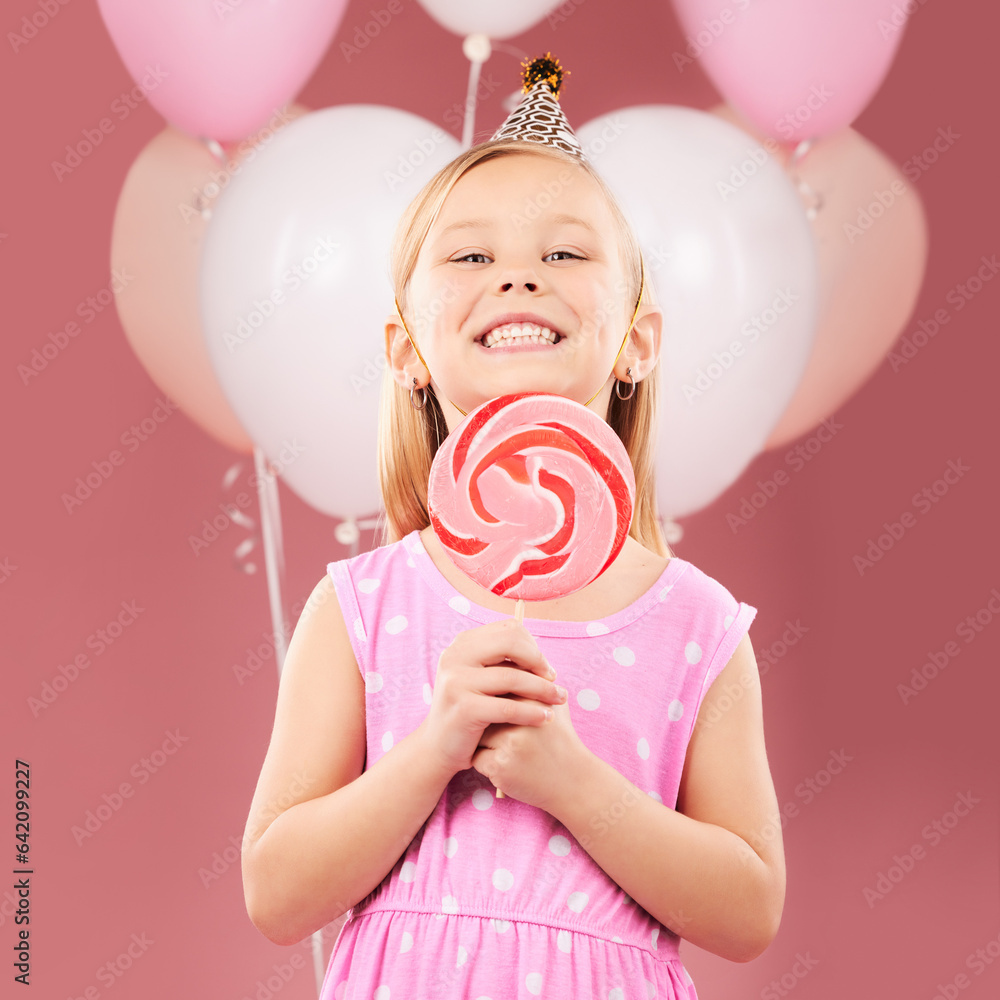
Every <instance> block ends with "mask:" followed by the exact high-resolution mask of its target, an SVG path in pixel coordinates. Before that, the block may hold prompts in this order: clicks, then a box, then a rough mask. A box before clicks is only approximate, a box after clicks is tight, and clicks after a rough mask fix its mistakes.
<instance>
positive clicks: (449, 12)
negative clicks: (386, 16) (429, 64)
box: [420, 0, 564, 38]
mask: <svg viewBox="0 0 1000 1000" xmlns="http://www.w3.org/2000/svg"><path fill="white" fill-rule="evenodd" d="M563 2H564V0H503V2H497V0H420V6H421V7H423V8H424V10H426V11H427V13H428V14H430V16H431V17H433V18H434V20H435V21H437V23H438V24H440V25H441V26H442V27H443V28H447V29H448V30H449V31H453V32H454V33H455V34H456V35H469V34H472V33H474V32H475V33H481V34H484V35H489V36H490V38H513V37H514V35H519V34H521V32H522V31H527V30H528V28H530V27H531V26H532V25H534V24H536V23H537V22H539V21H540V20H541V19H542V18H543V17H545V15H546V14H548V13H550V12H551V11H552V10H554V9H555V8H556V7H558V6H560V5H561V4H562V3H563Z"/></svg>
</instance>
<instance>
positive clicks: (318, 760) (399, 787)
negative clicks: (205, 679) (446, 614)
mask: <svg viewBox="0 0 1000 1000" xmlns="http://www.w3.org/2000/svg"><path fill="white" fill-rule="evenodd" d="M423 738H424V727H423V726H420V727H418V728H417V729H416V730H414V731H413V732H412V733H410V734H409V735H408V736H407V737H405V738H404V739H402V740H400V741H399V742H398V743H397V744H396V745H395V746H393V747H392V749H391V750H389V752H388V753H386V754H385V756H383V757H381V758H380V759H379V760H378V761H377V762H376V763H375V764H374V765H373V766H372V767H371V768H370V769H369V770H367V771H364V763H365V755H366V747H365V686H364V681H363V680H362V678H361V674H360V671H359V670H358V666H357V662H356V660H355V657H354V652H353V650H352V649H351V643H350V639H349V638H348V634H347V629H346V628H345V626H344V618H343V615H342V613H341V610H340V604H339V602H338V600H337V596H336V591H335V590H334V587H333V583H332V581H330V579H329V577H324V578H323V580H321V581H320V583H319V584H317V586H316V588H315V589H314V590H313V592H312V594H311V595H310V598H309V601H308V603H307V604H306V608H305V610H304V611H303V612H302V615H301V617H300V618H299V621H298V624H297V625H296V627H295V632H294V634H293V635H292V639H291V642H290V644H289V648H288V655H287V656H286V658H285V663H284V666H283V668H282V673H281V682H280V685H279V689H278V700H277V707H276V710H275V719H274V729H273V731H272V734H271V743H270V746H269V747H268V750H267V756H266V757H265V759H264V764H263V767H262V769H261V773H260V779H259V780H258V782H257V790H256V792H255V794H254V797H253V802H252V804H251V806H250V815H249V817H248V819H247V826H246V832H245V834H244V838H243V889H244V895H245V898H246V905H247V912H248V913H249V915H250V919H251V920H252V921H253V923H254V925H255V926H256V927H257V928H258V930H260V931H261V933H263V934H264V935H265V936H266V937H268V938H269V939H270V940H271V941H273V942H275V944H284V945H287V944H294V943H295V942H297V941H301V940H302V939H303V938H304V937H306V936H307V935H309V934H310V933H312V932H313V931H315V930H317V929H319V928H320V927H323V926H325V925H326V924H328V923H329V922H330V921H331V920H335V919H336V918H337V917H338V916H340V915H341V914H342V913H344V912H345V911H346V910H347V909H348V908H349V907H351V906H353V905H354V904H355V903H357V902H359V901H360V900H361V899H363V898H364V897H365V896H367V895H368V893H370V892H371V891H372V890H373V889H374V888H375V887H376V886H377V885H378V884H379V883H380V882H381V881H382V879H383V878H384V877H385V875H386V874H387V873H388V872H389V871H391V869H392V866H393V865H394V864H395V863H396V861H398V860H399V858H400V856H401V855H402V854H403V853H404V852H405V851H406V849H407V847H408V846H409V844H410V842H411V840H412V839H413V837H414V836H415V834H416V833H417V832H418V830H419V829H420V827H421V826H422V825H423V823H424V821H425V820H426V819H427V817H428V816H429V815H430V814H431V813H432V812H433V810H434V807H435V806H436V805H437V803H438V800H439V799H440V797H441V794H442V792H443V791H444V789H445V787H446V786H447V784H448V781H449V780H450V778H451V777H452V775H451V774H450V773H445V770H444V769H443V768H442V767H441V765H440V764H439V763H437V762H438V761H439V759H440V758H439V757H438V756H436V755H434V754H431V753H428V752H426V751H425V749H424V746H423V742H422V741H423Z"/></svg>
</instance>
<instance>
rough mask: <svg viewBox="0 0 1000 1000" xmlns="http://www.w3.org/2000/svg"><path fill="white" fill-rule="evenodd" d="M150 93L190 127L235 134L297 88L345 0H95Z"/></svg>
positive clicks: (198, 132)
mask: <svg viewBox="0 0 1000 1000" xmlns="http://www.w3.org/2000/svg"><path fill="white" fill-rule="evenodd" d="M97 2H98V7H99V8H100V11H101V16H102V17H103V18H104V23H105V25H106V26H107V29H108V33H109V34H110V35H111V38H112V40H113V41H114V43H115V46H116V48H117V49H118V52H119V54H120V55H121V57H122V61H123V62H124V63H125V65H126V66H127V67H128V71H129V73H130V74H131V75H132V78H133V79H134V80H135V81H136V84H137V86H138V87H139V88H141V90H142V91H143V92H144V93H145V95H146V97H147V99H148V100H149V103H150V104H152V105H153V107H155V108H156V110H157V111H159V112H160V114H161V115H163V117H164V118H166V119H167V121H169V122H170V123H171V124H173V125H176V126H177V127H178V128H181V129H184V131H186V132H189V133H190V134H191V135H193V136H196V137H199V138H201V137H204V138H210V139H218V140H224V139H240V138H242V137H243V136H245V135H249V134H250V133H251V132H252V131H253V130H254V129H256V128H257V127H259V126H260V125H261V124H263V123H264V122H265V121H266V120H267V119H268V118H270V117H271V115H272V114H274V112H275V111H276V110H277V109H278V108H280V107H281V106H282V105H285V104H287V103H288V102H289V101H290V100H291V99H292V98H293V97H295V95H296V94H297V93H298V92H299V89H300V88H301V87H302V85H303V84H304V83H305V82H306V80H308V79H309V77H310V76H311V75H312V73H313V70H315V68H316V66H317V65H318V64H319V62H320V60H321V59H322V58H323V55H324V54H325V52H326V50H327V47H328V46H329V44H330V39H331V38H332V37H333V35H334V32H335V31H336V30H337V27H338V26H339V24H340V20H341V17H342V15H343V12H344V8H345V6H346V0H283V2H282V3H258V2H255V0H214V2H212V0H141V2H137V0H97Z"/></svg>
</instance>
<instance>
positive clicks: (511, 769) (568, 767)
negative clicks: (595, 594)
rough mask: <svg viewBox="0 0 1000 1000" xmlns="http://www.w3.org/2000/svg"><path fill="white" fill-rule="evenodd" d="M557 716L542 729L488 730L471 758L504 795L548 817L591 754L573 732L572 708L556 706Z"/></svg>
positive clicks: (497, 726) (495, 726) (494, 727)
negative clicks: (532, 807)
mask: <svg viewBox="0 0 1000 1000" xmlns="http://www.w3.org/2000/svg"><path fill="white" fill-rule="evenodd" d="M491 669H492V668H491ZM552 712H553V715H552V718H551V719H550V720H549V721H548V722H546V723H545V724H544V725H541V726H518V725H507V724H503V723H501V724H493V725H489V726H487V727H486V729H485V730H484V731H483V736H482V739H481V740H480V741H479V746H480V749H479V750H477V751H476V753H475V754H474V755H473V757H472V766H473V767H474V768H475V769H476V770H477V771H478V772H479V773H480V774H483V775H485V776H486V777H487V778H489V779H490V781H492V782H493V784H494V785H495V786H496V787H497V788H498V789H500V791H501V792H503V793H504V795H505V796H510V797H511V798H514V799H518V800H520V801H521V802H525V803H527V804H528V805H532V806H536V807H538V808H539V809H544V810H545V811H546V812H551V811H552V810H551V809H550V805H551V804H552V803H553V802H554V800H555V799H556V797H557V796H558V795H559V794H560V792H563V791H565V783H566V781H567V779H568V776H569V775H571V774H573V773H575V772H576V769H577V765H578V763H579V761H580V760H581V759H582V758H583V757H584V756H585V755H586V754H588V753H589V752H590V751H588V750H587V748H586V746H585V745H584V743H583V741H582V740H581V739H580V737H579V736H578V735H577V733H576V730H575V729H574V728H573V723H572V721H571V719H570V716H569V704H568V703H567V702H563V703H561V704H558V705H553V706H552Z"/></svg>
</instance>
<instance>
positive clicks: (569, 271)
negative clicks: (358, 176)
mask: <svg viewBox="0 0 1000 1000" xmlns="http://www.w3.org/2000/svg"><path fill="white" fill-rule="evenodd" d="M634 308H635V300H634V298H632V297H631V296H630V295H629V293H628V289H627V282H626V280H625V275H624V268H623V264H622V261H621V259H620V254H619V239H618V234H617V230H616V225H615V220H614V217H613V215H612V213H611V210H610V208H609V206H608V204H607V201H606V199H605V197H604V193H603V192H602V190H601V188H600V186H599V185H598V184H597V182H595V180H594V179H593V178H592V177H591V176H590V175H589V174H588V173H587V171H586V170H584V169H583V168H582V167H580V166H577V165H576V164H570V163H567V162H565V161H562V160H557V159H553V158H551V157H548V156H539V155H533V154H519V155H508V156H500V157H496V158H493V159H489V160H486V161H484V162H482V163H479V164H477V165H476V166H474V167H473V168H471V169H469V170H468V171H467V172H466V173H465V174H463V175H462V176H461V177H460V178H459V180H458V181H457V182H456V183H455V185H454V187H453V188H452V190H451V191H450V192H449V194H448V196H447V198H446V199H445V201H444V204H443V205H442V207H441V210H440V212H439V214H438V216H437V218H436V219H435V220H434V224H433V225H432V226H431V228H430V231H429V232H428V234H427V237H426V239H425V240H424V243H423V245H422V246H421V249H420V253H419V255H418V257H417V261H416V264H415V267H414V269H413V272H412V274H411V276H410V281H409V284H408V294H407V307H406V311H405V316H406V320H407V325H408V326H409V328H410V332H411V334H412V335H413V337H414V339H415V340H416V342H417V346H418V347H419V349H420V353H421V354H422V355H423V358H424V360H425V361H426V362H427V365H428V366H429V368H430V375H431V384H432V385H433V387H434V390H435V392H436V394H437V398H438V400H439V401H440V403H441V407H442V410H443V412H444V415H445V418H446V420H447V422H448V425H449V429H452V428H453V427H454V426H456V424H457V423H458V422H459V421H460V420H461V414H460V413H458V411H457V410H456V409H455V408H454V407H453V406H451V405H449V403H448V401H449V400H451V401H453V402H454V403H455V405H456V406H459V407H461V408H462V409H463V410H465V411H466V412H470V411H471V410H473V409H474V408H475V407H476V406H479V405H480V404H481V403H484V402H486V401H487V400H489V399H493V398H495V397H497V396H501V395H505V394H507V393H513V392H525V391H537V392H551V393H557V394H559V395H562V396H567V397H569V398H570V399H575V400H576V401H577V402H579V403H584V404H586V403H587V402H588V400H590V399H591V397H592V396H594V394H595V393H596V392H598V390H601V391H600V393H599V395H598V396H597V398H595V399H594V400H593V402H592V403H591V404H590V405H591V408H592V409H594V410H595V412H597V413H599V414H600V416H601V417H605V416H606V413H607V404H608V399H609V394H610V391H611V387H612V385H613V381H612V378H611V368H612V364H613V363H614V362H615V357H616V355H617V354H618V351H619V348H620V347H621V344H622V338H623V337H624V336H625V331H626V329H627V326H628V322H629V320H630V319H631V316H632V311H633V309H634ZM650 313H655V314H656V317H655V321H653V322H650V321H649V318H650V316H649V314H650ZM639 316H646V318H647V319H646V321H645V322H644V323H643V324H642V336H640V337H639V338H638V340H640V341H641V340H642V339H643V337H646V339H649V337H650V336H651V335H652V333H653V328H654V327H655V338H654V339H655V342H656V343H655V351H654V350H653V347H652V344H648V345H646V346H647V350H645V351H643V350H642V349H641V345H640V349H638V350H632V349H631V348H632V347H633V345H631V344H629V345H626V349H625V351H623V353H622V357H621V358H620V359H619V361H620V363H619V364H618V365H616V367H615V371H616V374H618V375H620V376H621V377H624V373H625V368H626V367H627V366H628V365H629V364H631V365H632V372H633V375H635V376H636V377H637V378H641V377H642V376H643V375H644V374H646V372H647V371H648V369H649V368H650V367H652V364H655V353H657V352H658V348H659V310H658V309H657V308H656V307H654V306H646V307H645V309H640V312H639ZM639 316H637V319H636V330H637V332H639V331H640V323H639ZM387 332H389V334H390V342H391V345H392V347H391V351H390V354H391V361H392V367H393V374H394V377H395V378H396V380H397V382H398V383H399V384H400V385H403V386H404V387H405V388H410V386H411V385H412V378H413V377H414V376H416V377H417V378H418V384H420V385H423V384H426V382H427V369H425V368H424V366H423V365H422V364H420V361H419V359H418V358H417V357H416V353H415V352H414V351H413V349H412V347H410V345H409V342H408V340H407V338H406V335H405V331H404V330H403V328H402V326H400V325H399V323H398V320H396V321H395V323H393V321H392V319H390V321H389V323H388V324H387ZM633 339H636V338H635V336H634V337H633ZM650 354H652V358H651V359H650V358H648V357H644V355H650ZM619 369H620V371H619Z"/></svg>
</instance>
